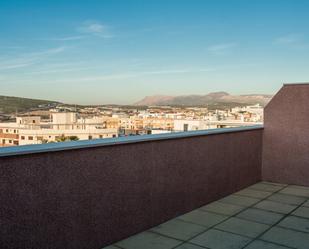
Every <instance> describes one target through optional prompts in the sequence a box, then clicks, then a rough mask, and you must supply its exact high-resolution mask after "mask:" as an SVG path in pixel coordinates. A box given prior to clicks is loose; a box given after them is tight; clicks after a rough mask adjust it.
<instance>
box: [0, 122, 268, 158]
mask: <svg viewBox="0 0 309 249" xmlns="http://www.w3.org/2000/svg"><path fill="white" fill-rule="evenodd" d="M260 129H263V125H253V126H243V127H234V128H221V129H208V130H200V131H187V132H173V133H165V134H155V135H140V136H128V137H118V138H105V139H94V140H81V141H73V142H60V143H47V144H34V145H22V146H12V147H4V148H0V157H9V156H18V155H27V154H36V153H46V152H56V151H65V150H77V149H85V148H96V147H103V146H114V145H121V144H132V143H141V142H152V141H160V140H170V139H181V138H190V137H199V136H208V135H218V134H226V133H234V132H244V131H251V130H260Z"/></svg>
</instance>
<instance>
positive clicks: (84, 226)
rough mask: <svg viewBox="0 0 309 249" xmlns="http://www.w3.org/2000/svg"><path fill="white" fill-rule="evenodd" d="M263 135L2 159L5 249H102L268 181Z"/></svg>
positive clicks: (0, 243) (0, 219) (0, 239)
mask: <svg viewBox="0 0 309 249" xmlns="http://www.w3.org/2000/svg"><path fill="white" fill-rule="evenodd" d="M261 149H262V129H260V130H251V131H243V132H235V133H225V134H217V135H208V136H200V137H191V138H182V139H169V140H162V141H151V142H141V143H135V144H125V145H114V146H109V147H97V148H91V149H80V150H72V151H61V152H51V153H38V154H32V155H24V156H12V157H6V158H0V195H1V206H0V226H1V229H0V248H1V249H6V248H11V249H15V248H16V249H55V248H57V249H99V248H102V247H103V246H104V245H107V244H109V243H111V242H113V241H117V240H120V239H123V238H125V237H127V236H129V235H132V234H134V233H137V232H140V231H143V230H145V229H148V228H150V227H152V226H155V225H157V224H159V223H162V222H164V221H166V220H167V219H170V218H173V217H175V216H178V215H180V214H183V213H185V212H188V211H190V210H192V209H195V208H198V207H200V206H202V205H204V204H206V203H208V202H210V201H213V200H216V199H218V198H220V197H223V196H225V195H228V194H230V193H232V192H235V191H237V190H239V189H242V188H244V187H246V186H248V185H250V184H253V183H255V182H257V181H259V180H260V179H261Z"/></svg>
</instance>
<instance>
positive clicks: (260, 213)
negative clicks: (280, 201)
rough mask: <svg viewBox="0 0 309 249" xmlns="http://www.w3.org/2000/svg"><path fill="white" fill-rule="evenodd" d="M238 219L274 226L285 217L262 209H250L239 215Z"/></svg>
mask: <svg viewBox="0 0 309 249" xmlns="http://www.w3.org/2000/svg"><path fill="white" fill-rule="evenodd" d="M236 217H238V218H242V219H246V220H250V221H255V222H259V223H263V224H267V225H273V224H275V223H276V222H278V221H279V220H280V219H281V218H282V217H283V214H279V213H274V212H269V211H266V210H262V209H256V208H248V209H246V210H244V211H242V212H241V213H239V214H238V215H237V216H236Z"/></svg>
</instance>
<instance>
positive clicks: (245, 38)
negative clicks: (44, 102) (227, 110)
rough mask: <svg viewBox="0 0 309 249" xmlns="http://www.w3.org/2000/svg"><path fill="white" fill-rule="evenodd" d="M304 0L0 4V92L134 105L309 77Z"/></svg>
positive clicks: (260, 89) (261, 88)
mask: <svg viewBox="0 0 309 249" xmlns="http://www.w3.org/2000/svg"><path fill="white" fill-rule="evenodd" d="M308 12H309V1H306V0H303V1H302V0H289V1H288V0H273V1H272V0H267V1H263V0H256V1H254V0H251V1H249V0H248V1H245V0H218V1H214V0H213V1H210V0H209V1H207V0H200V1H199V0H186V1H185V0H162V1H160V0H147V1H145V0H122V1H120V0H109V1H107V0H89V1H85V0H74V1H70V0H61V1H60V0H44V1H37V0H24V1H22V0H1V1H0V89H1V90H0V95H13V96H23V97H32V98H41V99H51V100H60V101H64V102H67V103H81V104H104V103H119V104H130V103H134V102H135V101H137V100H139V99H141V98H143V97H144V96H146V95H157V94H164V95H184V94H206V93H209V92H213V91H227V92H229V93H231V94H247V93H275V92H276V91H277V90H278V89H279V88H280V87H281V85H282V83H285V82H306V81H308V80H309V18H308V17H307V16H308Z"/></svg>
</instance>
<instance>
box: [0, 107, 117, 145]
mask: <svg viewBox="0 0 309 249" xmlns="http://www.w3.org/2000/svg"><path fill="white" fill-rule="evenodd" d="M51 117H52V122H42V120H41V118H40V117H38V116H34V117H17V118H16V122H15V123H0V146H1V147H4V146H16V145H27V144H42V143H51V142H58V141H66V140H91V139H102V138H112V137H117V136H118V125H119V121H118V120H115V119H111V118H104V117H94V118H91V119H78V117H77V114H76V113H73V112H55V113H52V114H51Z"/></svg>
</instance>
